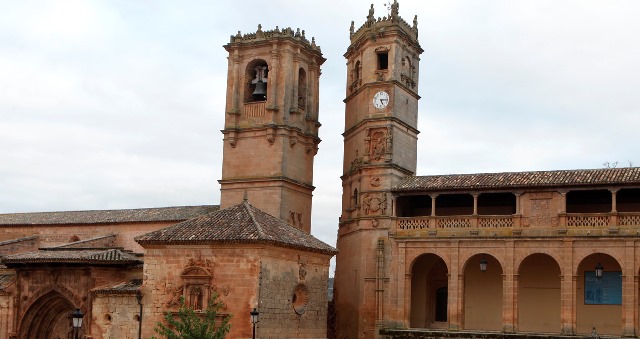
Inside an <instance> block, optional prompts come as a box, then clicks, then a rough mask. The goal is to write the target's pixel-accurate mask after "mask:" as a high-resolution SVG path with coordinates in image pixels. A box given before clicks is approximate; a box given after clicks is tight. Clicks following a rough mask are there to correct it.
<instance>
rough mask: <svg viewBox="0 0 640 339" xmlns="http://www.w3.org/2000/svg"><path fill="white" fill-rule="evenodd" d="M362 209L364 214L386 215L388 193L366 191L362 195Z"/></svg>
mask: <svg viewBox="0 0 640 339" xmlns="http://www.w3.org/2000/svg"><path fill="white" fill-rule="evenodd" d="M362 210H363V212H364V215H386V214H387V195H386V194H385V193H384V192H380V193H365V194H364V195H363V197H362Z"/></svg>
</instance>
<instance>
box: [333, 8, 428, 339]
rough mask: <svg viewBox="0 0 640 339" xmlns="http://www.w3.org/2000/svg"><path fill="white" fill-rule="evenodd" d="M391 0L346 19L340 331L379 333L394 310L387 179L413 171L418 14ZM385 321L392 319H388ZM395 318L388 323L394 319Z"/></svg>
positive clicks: (391, 182)
mask: <svg viewBox="0 0 640 339" xmlns="http://www.w3.org/2000/svg"><path fill="white" fill-rule="evenodd" d="M398 10H399V5H398V2H397V1H394V3H393V4H392V5H391V11H390V14H389V15H388V16H385V17H382V18H376V17H375V16H374V7H373V5H371V8H370V9H369V15H368V16H367V18H366V22H365V23H364V24H363V25H362V26H360V28H358V29H356V28H355V26H354V22H353V21H352V22H351V28H350V37H351V44H350V46H349V48H348V49H347V52H346V53H345V54H344V56H345V58H346V59H347V84H346V98H345V100H344V102H345V104H346V107H345V129H344V133H343V136H344V161H343V174H342V177H341V179H342V187H343V191H342V213H341V216H340V222H339V229H338V241H337V247H338V250H339V254H338V256H337V259H336V276H335V279H336V280H335V284H336V291H335V300H336V309H337V310H338V313H337V324H336V325H337V330H338V337H340V338H343V337H344V338H360V337H361V336H362V333H365V336H364V337H366V338H374V337H376V336H377V334H375V333H377V331H376V328H377V327H378V326H383V325H385V319H388V316H389V312H397V310H395V309H394V306H392V305H391V304H390V303H389V302H390V300H394V299H393V298H391V297H392V295H391V294H390V292H389V291H387V288H388V287H387V286H389V285H388V284H389V279H396V278H397V276H394V274H395V273H393V272H391V270H392V269H390V268H389V267H392V266H391V265H389V263H390V258H391V257H392V254H393V250H392V244H390V243H389V239H390V236H392V232H391V231H392V221H393V204H392V198H393V197H392V195H391V193H390V190H391V188H392V187H393V185H395V184H396V183H398V182H399V181H400V180H401V179H402V178H405V177H406V176H410V175H413V174H414V173H415V170H416V162H417V159H416V158H417V135H418V133H419V132H418V130H417V123H418V100H419V99H420V97H419V96H418V72H419V68H418V63H419V61H420V59H419V56H420V54H421V53H422V52H423V50H422V48H421V47H420V44H419V42H418V28H417V25H418V23H417V16H416V17H415V18H414V19H413V22H412V23H411V24H409V23H407V22H406V21H405V20H403V19H402V18H401V17H400V15H399V13H398ZM386 325H390V324H386ZM392 326H393V325H392Z"/></svg>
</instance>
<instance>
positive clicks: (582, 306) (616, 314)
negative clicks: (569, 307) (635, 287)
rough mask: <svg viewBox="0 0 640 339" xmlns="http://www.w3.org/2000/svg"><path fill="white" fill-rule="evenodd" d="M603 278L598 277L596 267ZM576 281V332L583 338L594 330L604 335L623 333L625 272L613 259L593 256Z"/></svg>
mask: <svg viewBox="0 0 640 339" xmlns="http://www.w3.org/2000/svg"><path fill="white" fill-rule="evenodd" d="M597 266H600V267H601V268H602V277H600V278H598V277H596V267H597ZM577 276H578V278H577V281H576V328H577V332H578V333H579V334H589V333H591V331H593V329H594V328H595V329H596V332H597V333H598V334H600V335H602V334H606V335H620V333H621V332H622V282H623V279H622V268H621V267H620V264H619V263H618V261H617V260H616V259H615V258H613V257H612V256H610V255H608V254H604V253H594V254H591V255H589V256H587V257H585V258H584V259H582V261H581V262H580V264H579V265H578V271H577Z"/></svg>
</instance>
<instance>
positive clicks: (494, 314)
mask: <svg viewBox="0 0 640 339" xmlns="http://www.w3.org/2000/svg"><path fill="white" fill-rule="evenodd" d="M483 260H486V263H487V267H486V271H481V269H480V263H481V261H483ZM503 267H504V266H503V265H502V264H501V262H500V261H499V260H498V259H497V258H496V257H494V256H493V255H491V254H488V253H475V254H474V255H472V256H470V257H469V258H468V259H467V260H466V261H465V262H464V265H463V271H462V272H464V273H463V274H464V296H463V304H464V307H463V312H464V317H463V319H464V325H463V326H464V329H473V330H487V331H500V330H502V304H503V303H502V299H503V273H504V269H503Z"/></svg>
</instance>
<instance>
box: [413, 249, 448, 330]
mask: <svg viewBox="0 0 640 339" xmlns="http://www.w3.org/2000/svg"><path fill="white" fill-rule="evenodd" d="M447 274H448V270H447V264H446V263H445V262H444V260H442V258H440V257H439V256H437V255H435V254H423V255H421V256H419V257H418V258H417V259H416V260H415V261H414V263H413V267H412V269H411V325H410V326H411V327H414V328H446V327H447V320H448V319H447V318H448V314H447V313H448V295H449V293H448V285H449V282H448V276H447Z"/></svg>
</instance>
